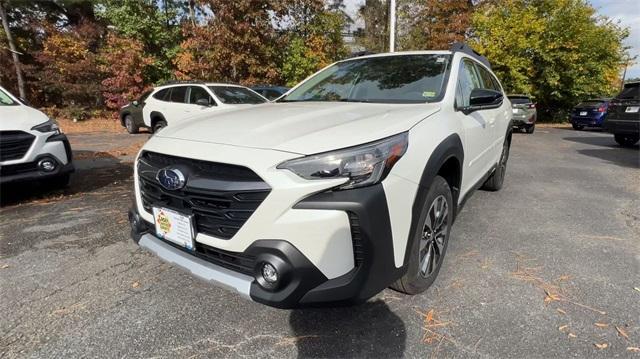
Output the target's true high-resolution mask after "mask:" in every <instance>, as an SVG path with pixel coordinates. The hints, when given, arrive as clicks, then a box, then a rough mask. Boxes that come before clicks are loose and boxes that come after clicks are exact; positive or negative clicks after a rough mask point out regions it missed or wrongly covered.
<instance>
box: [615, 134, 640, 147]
mask: <svg viewBox="0 0 640 359" xmlns="http://www.w3.org/2000/svg"><path fill="white" fill-rule="evenodd" d="M613 138H614V139H615V140H616V142H618V144H619V145H620V146H623V147H631V146H633V145H635V144H636V143H637V142H638V140H640V135H622V134H614V135H613Z"/></svg>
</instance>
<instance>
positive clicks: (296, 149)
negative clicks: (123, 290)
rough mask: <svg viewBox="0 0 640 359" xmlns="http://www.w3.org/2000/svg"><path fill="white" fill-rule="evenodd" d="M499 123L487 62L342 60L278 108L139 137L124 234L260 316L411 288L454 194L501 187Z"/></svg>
mask: <svg viewBox="0 0 640 359" xmlns="http://www.w3.org/2000/svg"><path fill="white" fill-rule="evenodd" d="M511 113H512V111H511V104H510V103H509V101H508V99H507V98H506V96H505V94H504V92H503V90H502V88H501V86H500V83H499V82H498V80H497V79H496V77H495V76H494V74H493V73H492V72H491V69H490V66H489V63H488V61H486V59H484V58H483V57H481V56H479V55H478V54H476V53H474V52H473V51H472V50H471V49H470V48H468V47H467V46H465V45H462V44H456V45H454V47H452V49H451V50H450V51H421V52H404V53H390V54H378V55H372V56H365V57H358V58H352V59H348V60H344V61H340V62H337V63H335V64H333V65H331V66H329V67H327V68H325V69H323V70H322V71H320V72H318V73H316V74H315V75H313V76H311V77H309V78H308V79H307V80H305V81H304V82H302V83H301V84H299V85H298V86H297V87H295V88H294V89H292V90H291V91H290V92H289V93H288V94H287V95H285V96H284V97H283V98H282V99H280V100H279V101H277V102H276V103H271V104H267V105H264V106H256V107H252V108H247V109H243V110H238V111H233V112H230V113H227V114H221V115H218V116H216V121H207V119H206V117H205V118H202V119H193V120H190V121H186V122H184V123H182V124H180V125H177V126H173V127H172V128H171V127H170V128H167V129H165V130H164V131H162V132H161V133H160V134H159V135H157V136H154V137H153V138H152V139H151V140H149V142H147V143H146V145H145V146H144V147H143V149H142V150H141V152H140V153H139V155H138V158H137V161H136V165H135V206H134V207H133V208H132V210H131V211H130V213H129V218H130V221H131V224H132V237H133V239H134V241H135V242H137V243H138V244H139V245H140V246H141V247H143V248H145V249H147V250H149V251H151V252H152V253H155V254H156V255H157V256H159V257H160V258H162V259H164V260H166V261H168V262H170V263H173V264H175V265H176V266H178V267H182V268H184V269H186V270H188V271H190V272H191V273H193V274H194V275H195V276H197V277H200V278H203V279H205V280H207V281H210V282H213V283H216V284H218V285H221V286H225V287H228V288H232V289H234V290H236V291H238V292H239V293H240V294H242V295H244V296H246V297H249V298H251V299H252V300H254V301H257V302H260V303H264V304H267V305H270V306H274V307H279V308H292V307H299V306H312V305H319V304H330V305H337V304H350V303H359V302H363V301H365V300H367V299H368V298H370V297H372V296H374V295H375V294H376V293H378V292H380V291H381V290H383V289H384V288H386V287H388V286H391V287H392V288H394V289H396V290H399V291H401V292H404V293H408V294H417V293H420V292H422V291H424V290H425V289H427V288H428V287H429V286H430V285H431V284H432V283H433V281H434V280H435V278H436V276H437V275H438V271H439V270H440V267H441V266H442V262H443V259H444V255H445V253H446V250H447V244H448V242H449V234H450V230H451V226H452V224H453V221H454V218H455V217H456V215H457V214H458V213H459V211H460V208H461V206H462V204H463V203H464V200H465V199H466V198H467V197H468V196H469V194H470V193H472V191H473V190H475V189H476V188H478V187H481V186H484V187H485V188H486V189H488V190H492V191H495V190H499V189H500V188H501V186H502V182H503V179H504V175H505V170H506V164H507V158H508V153H509V146H510V142H511V131H512V125H511V123H510V121H511Z"/></svg>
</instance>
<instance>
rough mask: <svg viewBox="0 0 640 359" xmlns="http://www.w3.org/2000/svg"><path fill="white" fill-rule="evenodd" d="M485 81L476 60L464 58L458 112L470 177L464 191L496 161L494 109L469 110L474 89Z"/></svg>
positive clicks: (456, 103)
mask: <svg viewBox="0 0 640 359" xmlns="http://www.w3.org/2000/svg"><path fill="white" fill-rule="evenodd" d="M482 87H483V83H482V79H481V78H480V74H479V72H478V69H477V68H476V66H475V64H474V62H473V61H471V60H470V59H468V58H463V59H462V60H461V62H460V66H459V69H458V79H457V86H456V99H455V106H456V111H455V116H457V120H458V121H460V123H461V124H462V127H463V132H464V147H465V148H464V153H465V156H464V162H465V169H464V170H465V172H466V173H467V174H468V176H465V177H466V179H467V180H465V182H464V183H463V184H462V186H463V193H465V192H466V191H468V190H469V189H470V188H471V187H472V186H473V185H475V184H476V183H477V182H479V181H480V180H481V179H482V177H483V176H484V175H485V174H486V173H487V172H488V171H489V170H490V169H491V167H492V166H493V165H494V163H493V157H494V154H493V151H492V146H493V142H494V127H495V116H494V113H493V111H489V110H483V111H474V112H471V113H469V114H465V112H464V111H463V109H464V108H465V107H467V106H469V102H470V97H471V91H473V90H474V89H476V88H482Z"/></svg>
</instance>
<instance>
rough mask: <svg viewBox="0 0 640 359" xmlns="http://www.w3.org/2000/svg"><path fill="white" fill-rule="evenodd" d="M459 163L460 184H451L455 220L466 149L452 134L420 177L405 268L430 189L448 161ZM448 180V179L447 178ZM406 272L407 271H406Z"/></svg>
mask: <svg viewBox="0 0 640 359" xmlns="http://www.w3.org/2000/svg"><path fill="white" fill-rule="evenodd" d="M453 159H455V161H457V163H458V166H459V168H458V176H457V182H458V183H454V184H452V183H449V187H450V188H451V192H452V193H451V197H452V200H453V203H452V204H451V205H452V212H453V218H454V219H455V217H456V216H457V214H458V206H457V204H458V197H459V195H460V184H461V182H462V170H463V166H464V148H463V146H462V141H461V140H460V136H458V134H455V133H454V134H452V135H450V136H449V137H447V138H445V139H444V140H443V141H442V142H441V143H440V144H439V145H438V146H437V147H436V148H435V150H434V151H433V152H432V153H431V156H430V157H429V160H428V161H427V165H426V166H425V168H424V170H423V172H422V176H421V177H420V185H419V186H418V192H417V193H416V197H415V199H414V201H413V206H412V208H411V227H410V230H409V238H408V240H407V247H406V250H405V254H404V266H406V265H407V263H409V256H410V255H411V253H410V252H411V248H413V241H414V240H415V237H416V234H417V230H418V228H417V227H418V222H419V221H420V213H421V211H422V207H423V205H424V201H425V199H426V197H427V193H428V192H429V188H431V185H432V183H433V180H434V178H435V177H436V176H438V174H439V172H440V169H441V168H443V165H445V164H446V163H447V161H450V160H453ZM445 180H446V178H445ZM447 182H449V181H447ZM405 270H406V269H405Z"/></svg>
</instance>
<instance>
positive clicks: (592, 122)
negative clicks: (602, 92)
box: [571, 98, 610, 130]
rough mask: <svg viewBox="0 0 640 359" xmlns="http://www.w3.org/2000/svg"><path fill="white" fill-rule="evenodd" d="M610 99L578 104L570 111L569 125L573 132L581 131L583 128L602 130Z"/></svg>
mask: <svg viewBox="0 0 640 359" xmlns="http://www.w3.org/2000/svg"><path fill="white" fill-rule="evenodd" d="M609 101H610V99H605V98H601V99H595V100H587V101H583V102H580V103H579V104H578V105H577V106H576V107H574V108H573V111H571V125H573V129H574V130H582V129H583V128H585V127H597V128H602V124H603V123H604V119H605V118H606V117H607V111H608V110H609Z"/></svg>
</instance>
